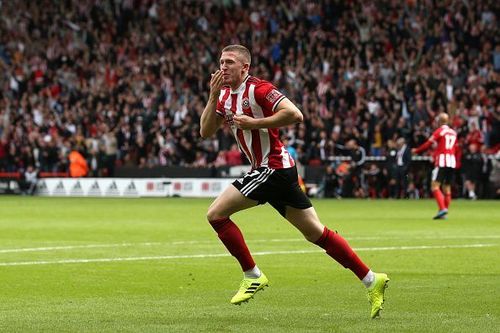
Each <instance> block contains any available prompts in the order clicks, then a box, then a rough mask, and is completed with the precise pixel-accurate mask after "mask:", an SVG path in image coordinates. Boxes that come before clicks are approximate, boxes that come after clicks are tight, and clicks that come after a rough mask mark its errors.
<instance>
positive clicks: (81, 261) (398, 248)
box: [0, 244, 498, 267]
mask: <svg viewBox="0 0 500 333" xmlns="http://www.w3.org/2000/svg"><path fill="white" fill-rule="evenodd" d="M497 245H498V244H463V245H421V246H384V247H358V248H354V250H355V251H358V252H361V251H368V252H369V251H407V250H429V249H464V248H482V247H493V246H497ZM320 252H323V251H322V250H294V251H260V252H254V253H252V255H254V256H267V255H279V254H285V255H286V254H307V253H320ZM229 256H230V254H229V253H215V254H188V255H170V256H147V257H122V258H120V257H118V258H89V259H62V260H40V261H18V262H0V266H4V267H5V266H32V265H56V264H87V263H100V262H119V261H148V260H171V259H198V258H218V257H229Z"/></svg>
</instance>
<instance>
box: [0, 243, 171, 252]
mask: <svg viewBox="0 0 500 333" xmlns="http://www.w3.org/2000/svg"><path fill="white" fill-rule="evenodd" d="M161 244H163V243H151V242H150V243H116V244H87V245H67V246H46V247H25V248H17V249H0V253H17V252H43V251H57V250H72V249H96V248H106V247H128V246H141V245H142V246H154V245H161Z"/></svg>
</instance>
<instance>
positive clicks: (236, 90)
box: [229, 74, 250, 94]
mask: <svg viewBox="0 0 500 333" xmlns="http://www.w3.org/2000/svg"><path fill="white" fill-rule="evenodd" d="M249 77H250V74H247V77H246V78H245V79H244V80H243V82H242V83H241V84H240V86H239V87H238V88H236V89H235V90H233V89H231V88H229V89H231V94H238V93H240V92H242V91H244V90H245V86H246V84H247V80H248V78H249Z"/></svg>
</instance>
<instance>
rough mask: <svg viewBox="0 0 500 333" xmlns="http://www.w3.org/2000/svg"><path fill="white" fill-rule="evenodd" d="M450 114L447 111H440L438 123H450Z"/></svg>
mask: <svg viewBox="0 0 500 333" xmlns="http://www.w3.org/2000/svg"><path fill="white" fill-rule="evenodd" d="M449 118H450V117H449V116H448V114H447V113H444V112H443V113H440V114H439V115H438V124H439V125H447V124H448V120H449Z"/></svg>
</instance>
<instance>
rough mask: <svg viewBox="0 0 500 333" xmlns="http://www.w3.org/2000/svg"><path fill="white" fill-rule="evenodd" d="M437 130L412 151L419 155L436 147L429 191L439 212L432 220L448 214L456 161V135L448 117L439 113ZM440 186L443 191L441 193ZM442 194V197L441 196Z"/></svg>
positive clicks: (442, 217)
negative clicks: (433, 146) (449, 124)
mask: <svg viewBox="0 0 500 333" xmlns="http://www.w3.org/2000/svg"><path fill="white" fill-rule="evenodd" d="M437 123H438V126H439V127H438V129H436V130H435V131H434V133H432V135H431V136H430V137H429V139H428V140H427V141H426V142H424V143H423V144H422V145H420V146H419V147H418V148H414V149H412V153H414V154H419V153H421V152H423V151H425V150H427V149H429V147H431V146H432V145H435V146H436V149H435V150H434V154H433V158H434V169H433V170H432V182H431V190H432V194H433V195H434V198H435V199H436V202H437V205H438V207H439V211H438V213H437V214H436V216H434V219H435V220H437V219H444V218H446V214H448V208H449V207H450V203H451V183H452V181H453V175H454V173H455V168H456V167H457V161H456V157H455V149H456V144H457V133H456V132H455V131H454V130H453V129H451V128H450V127H449V126H448V115H447V114H446V113H440V114H439V115H438V116H437ZM441 185H442V186H443V191H441ZM443 192H444V195H443Z"/></svg>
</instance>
